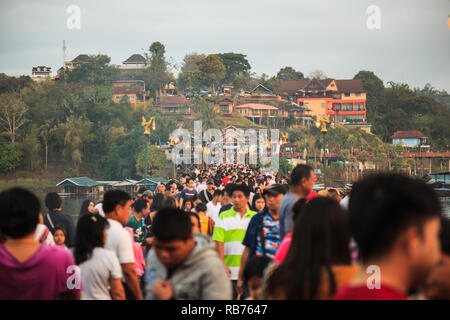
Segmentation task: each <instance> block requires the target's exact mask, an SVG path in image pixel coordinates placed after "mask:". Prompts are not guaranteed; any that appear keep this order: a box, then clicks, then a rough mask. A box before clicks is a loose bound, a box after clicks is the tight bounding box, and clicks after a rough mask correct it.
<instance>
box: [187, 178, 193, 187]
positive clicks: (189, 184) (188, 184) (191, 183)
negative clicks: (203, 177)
mask: <svg viewBox="0 0 450 320" xmlns="http://www.w3.org/2000/svg"><path fill="white" fill-rule="evenodd" d="M187 187H188V188H189V189H194V180H192V179H190V180H189V181H188V183H187Z"/></svg>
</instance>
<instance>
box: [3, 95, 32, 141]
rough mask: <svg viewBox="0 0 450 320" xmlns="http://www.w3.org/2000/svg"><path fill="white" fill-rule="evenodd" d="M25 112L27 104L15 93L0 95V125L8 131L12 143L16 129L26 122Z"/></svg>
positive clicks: (14, 139)
mask: <svg viewBox="0 0 450 320" xmlns="http://www.w3.org/2000/svg"><path fill="white" fill-rule="evenodd" d="M27 112H28V108H27V106H26V105H25V103H24V102H23V101H22V100H21V99H20V98H19V97H18V96H17V94H13V93H9V94H8V93H4V94H1V95H0V127H1V128H2V129H3V130H5V131H6V132H7V133H8V135H9V136H10V139H11V143H12V144H14V143H15V142H16V135H17V130H19V129H20V128H21V127H22V126H23V125H24V124H25V122H26V118H25V116H26V114H27Z"/></svg>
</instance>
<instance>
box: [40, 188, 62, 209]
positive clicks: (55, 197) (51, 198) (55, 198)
mask: <svg viewBox="0 0 450 320" xmlns="http://www.w3.org/2000/svg"><path fill="white" fill-rule="evenodd" d="M44 202H45V206H46V207H47V209H48V210H49V211H55V210H61V208H62V200H61V197H60V196H59V194H57V193H56V192H49V193H47V195H46V196H45V200H44Z"/></svg>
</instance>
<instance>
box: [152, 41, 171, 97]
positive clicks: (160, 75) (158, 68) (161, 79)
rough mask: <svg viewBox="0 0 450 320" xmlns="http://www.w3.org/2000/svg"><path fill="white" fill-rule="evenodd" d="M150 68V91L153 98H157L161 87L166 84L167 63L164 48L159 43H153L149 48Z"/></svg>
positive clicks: (167, 77) (167, 78)
mask: <svg viewBox="0 0 450 320" xmlns="http://www.w3.org/2000/svg"><path fill="white" fill-rule="evenodd" d="M149 52H150V68H149V69H148V72H149V73H148V75H149V82H150V90H151V92H152V95H153V96H155V97H156V96H159V95H160V94H161V90H162V88H163V85H165V84H166V83H168V80H169V76H168V74H167V61H166V58H165V56H164V55H165V53H166V48H165V47H164V45H163V44H162V43H161V42H159V41H156V42H153V43H152V44H151V45H150V48H149Z"/></svg>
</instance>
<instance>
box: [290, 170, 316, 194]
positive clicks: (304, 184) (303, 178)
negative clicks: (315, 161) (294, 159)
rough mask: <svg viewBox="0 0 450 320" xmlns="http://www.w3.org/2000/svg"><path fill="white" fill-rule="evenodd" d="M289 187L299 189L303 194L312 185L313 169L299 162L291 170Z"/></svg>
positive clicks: (308, 190) (309, 189) (308, 191)
mask: <svg viewBox="0 0 450 320" xmlns="http://www.w3.org/2000/svg"><path fill="white" fill-rule="evenodd" d="M291 187H292V188H294V189H298V190H300V191H301V192H302V193H303V194H304V195H305V196H306V195H308V194H309V193H310V192H311V190H312V188H313V187H314V170H313V168H311V167H310V166H308V165H306V164H299V165H297V166H296V167H295V168H294V169H292V172H291Z"/></svg>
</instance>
